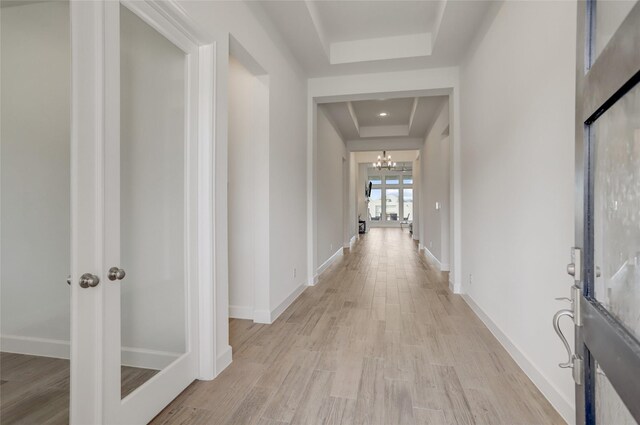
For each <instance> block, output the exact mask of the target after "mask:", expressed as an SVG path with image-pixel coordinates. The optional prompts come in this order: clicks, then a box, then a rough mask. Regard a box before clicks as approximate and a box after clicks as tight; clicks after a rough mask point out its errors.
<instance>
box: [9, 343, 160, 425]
mask: <svg viewBox="0 0 640 425" xmlns="http://www.w3.org/2000/svg"><path fill="white" fill-rule="evenodd" d="M121 373H122V386H121V391H122V397H125V396H126V395H127V394H129V393H131V392H132V391H133V390H135V389H136V388H138V387H139V386H140V385H142V384H143V383H144V382H146V381H147V380H149V379H150V378H151V377H152V376H153V375H155V374H156V373H158V371H157V370H151V369H140V368H135V367H128V366H122V372H121ZM68 423H69V360H64V359H54V358H51V357H40V356H30V355H26V354H13V353H0V424H1V425H10V424H24V425H45V424H46V425H64V424H68Z"/></svg>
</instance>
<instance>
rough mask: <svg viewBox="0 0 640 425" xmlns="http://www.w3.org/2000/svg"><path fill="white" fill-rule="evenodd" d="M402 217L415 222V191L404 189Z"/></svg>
mask: <svg viewBox="0 0 640 425" xmlns="http://www.w3.org/2000/svg"><path fill="white" fill-rule="evenodd" d="M402 215H403V216H404V219H405V220H409V221H411V220H413V189H402Z"/></svg>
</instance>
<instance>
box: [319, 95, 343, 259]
mask: <svg viewBox="0 0 640 425" xmlns="http://www.w3.org/2000/svg"><path fill="white" fill-rule="evenodd" d="M317 125H318V135H317V140H318V239H317V245H316V252H317V255H318V258H317V264H318V265H319V266H322V264H323V263H325V262H326V261H327V260H328V259H329V258H331V256H332V255H334V254H335V253H336V252H337V251H338V250H342V247H343V244H344V233H343V231H344V229H343V226H344V211H345V210H348V206H347V205H344V187H345V181H347V177H348V169H347V175H343V171H344V170H343V164H342V163H343V159H346V158H347V157H348V155H347V150H346V148H345V145H344V141H343V140H342V137H341V136H340V134H339V133H338V132H337V131H336V129H335V128H334V126H333V124H332V123H331V121H330V120H329V118H328V117H327V113H326V111H325V110H324V108H323V107H322V106H320V107H318V121H317ZM345 168H347V167H345Z"/></svg>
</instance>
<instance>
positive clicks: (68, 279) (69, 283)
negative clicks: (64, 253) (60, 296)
mask: <svg viewBox="0 0 640 425" xmlns="http://www.w3.org/2000/svg"><path fill="white" fill-rule="evenodd" d="M67 285H71V275H69V276H67Z"/></svg>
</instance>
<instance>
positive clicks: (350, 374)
mask: <svg viewBox="0 0 640 425" xmlns="http://www.w3.org/2000/svg"><path fill="white" fill-rule="evenodd" d="M363 236H364V237H361V238H360V239H359V240H358V241H357V242H356V244H355V246H354V248H353V249H352V250H351V252H349V250H345V255H344V257H342V258H341V259H339V260H338V261H336V262H335V263H334V264H333V265H332V266H331V267H330V268H329V269H328V270H327V271H325V273H323V275H322V276H321V277H320V281H319V283H318V284H317V285H316V286H314V287H310V288H308V289H307V290H306V291H305V292H304V293H303V294H302V295H301V296H300V297H299V298H298V299H297V300H296V301H295V303H294V304H292V305H291V307H289V308H288V309H287V310H286V311H285V312H284V313H283V314H282V315H281V316H280V317H279V318H278V319H277V320H276V321H275V322H274V323H273V324H272V325H260V324H254V323H253V322H251V321H247V320H231V322H230V335H231V337H230V339H231V345H232V347H233V358H234V360H233V363H232V364H231V366H229V367H228V368H227V369H226V370H225V371H224V372H223V373H222V374H221V375H220V376H218V377H217V378H216V379H215V380H214V381H209V382H205V381H196V382H194V383H193V384H192V385H190V386H189V387H188V388H187V389H186V390H185V391H184V392H183V393H182V394H180V395H179V396H178V398H177V399H176V400H174V401H173V402H172V403H171V404H170V405H169V406H167V408H165V409H164V410H163V411H162V412H161V413H160V414H159V415H158V416H157V417H156V418H155V419H154V420H153V422H152V423H153V424H169V423H174V424H214V423H215V424H261V425H267V424H272V425H275V424H285V423H291V424H294V423H295V424H305V425H306V424H328V423H331V424H340V423H342V424H380V425H382V424H473V423H476V424H491V425H495V424H561V423H564V421H563V420H562V418H561V417H560V415H559V414H558V413H557V412H556V411H555V410H554V409H553V407H552V406H551V405H550V404H549V402H548V401H547V400H546V399H545V398H544V397H543V396H542V395H541V393H540V392H539V391H538V390H537V388H536V387H535V386H534V385H533V384H532V383H531V381H530V380H529V379H528V378H527V377H526V375H525V374H524V373H523V372H522V371H521V370H520V369H519V367H518V366H517V365H516V364H515V362H514V361H513V360H512V358H511V357H510V356H509V355H508V354H507V352H506V351H505V350H504V349H503V348H502V346H501V345H500V344H499V343H498V341H497V340H496V339H495V338H494V337H493V335H492V334H491V333H490V332H489V330H488V329H487V328H486V327H485V326H484V324H483V323H482V322H481V321H480V320H479V319H478V318H477V317H476V316H475V314H474V313H473V312H472V311H471V309H470V308H469V307H468V306H467V305H466V303H465V302H464V300H463V299H462V298H461V297H460V296H457V295H452V294H451V293H450V291H449V289H448V283H447V280H448V275H447V274H445V273H441V272H439V271H437V270H436V269H435V268H434V267H433V266H432V265H431V264H430V263H429V262H428V261H427V260H426V258H425V257H424V256H423V255H421V254H419V253H418V250H417V246H416V244H415V242H414V241H413V240H412V239H411V238H410V236H409V234H408V233H407V232H402V231H401V230H399V229H372V230H371V231H370V233H368V234H366V235H363Z"/></svg>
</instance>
